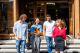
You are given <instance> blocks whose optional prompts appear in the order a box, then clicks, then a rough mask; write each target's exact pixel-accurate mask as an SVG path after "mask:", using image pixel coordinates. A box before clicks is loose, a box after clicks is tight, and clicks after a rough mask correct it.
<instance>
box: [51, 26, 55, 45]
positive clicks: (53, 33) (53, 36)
mask: <svg viewBox="0 0 80 53" xmlns="http://www.w3.org/2000/svg"><path fill="white" fill-rule="evenodd" d="M52 38H53V44H54V46H55V41H54V39H55V27H54V29H53V32H52Z"/></svg>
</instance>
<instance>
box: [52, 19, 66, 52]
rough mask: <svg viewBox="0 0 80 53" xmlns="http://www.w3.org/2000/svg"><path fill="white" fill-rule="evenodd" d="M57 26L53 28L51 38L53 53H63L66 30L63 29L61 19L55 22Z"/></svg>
mask: <svg viewBox="0 0 80 53" xmlns="http://www.w3.org/2000/svg"><path fill="white" fill-rule="evenodd" d="M56 24H57V26H55V27H54V29H53V33H52V38H53V44H54V45H55V51H56V52H55V53H59V52H60V53H64V47H65V46H66V30H65V28H64V27H63V26H64V25H63V22H62V20H61V19H58V20H56Z"/></svg>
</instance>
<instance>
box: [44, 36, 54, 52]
mask: <svg viewBox="0 0 80 53" xmlns="http://www.w3.org/2000/svg"><path fill="white" fill-rule="evenodd" d="M46 42H47V48H48V53H51V51H52V49H53V47H54V45H53V38H52V36H46Z"/></svg>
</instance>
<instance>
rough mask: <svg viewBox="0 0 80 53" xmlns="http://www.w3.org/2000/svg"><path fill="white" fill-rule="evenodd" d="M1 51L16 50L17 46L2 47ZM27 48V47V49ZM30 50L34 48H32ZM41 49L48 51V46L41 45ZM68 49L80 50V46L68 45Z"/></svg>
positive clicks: (0, 46)
mask: <svg viewBox="0 0 80 53" xmlns="http://www.w3.org/2000/svg"><path fill="white" fill-rule="evenodd" d="M0 48H1V49H16V45H0ZM26 48H27V47H26ZM30 48H32V47H31V46H30ZM40 48H41V49H47V45H40ZM66 49H80V45H72V44H71V45H67V46H66Z"/></svg>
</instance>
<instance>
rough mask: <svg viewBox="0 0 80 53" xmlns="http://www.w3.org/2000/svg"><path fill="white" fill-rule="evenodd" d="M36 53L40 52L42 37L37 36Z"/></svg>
mask: <svg viewBox="0 0 80 53" xmlns="http://www.w3.org/2000/svg"><path fill="white" fill-rule="evenodd" d="M36 46H37V47H36V53H39V52H40V37H36Z"/></svg>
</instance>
